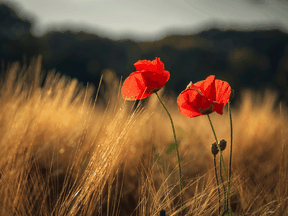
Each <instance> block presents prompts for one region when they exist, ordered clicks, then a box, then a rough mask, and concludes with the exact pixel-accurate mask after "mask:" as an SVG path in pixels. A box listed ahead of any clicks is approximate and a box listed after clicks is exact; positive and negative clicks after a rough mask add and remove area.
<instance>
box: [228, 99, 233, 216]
mask: <svg viewBox="0 0 288 216" xmlns="http://www.w3.org/2000/svg"><path fill="white" fill-rule="evenodd" d="M228 111H229V117H230V134H231V141H230V159H229V177H228V208H229V213H230V214H232V209H231V200H230V180H231V164H232V140H233V133H232V132H233V130H232V115H231V104H230V101H228Z"/></svg>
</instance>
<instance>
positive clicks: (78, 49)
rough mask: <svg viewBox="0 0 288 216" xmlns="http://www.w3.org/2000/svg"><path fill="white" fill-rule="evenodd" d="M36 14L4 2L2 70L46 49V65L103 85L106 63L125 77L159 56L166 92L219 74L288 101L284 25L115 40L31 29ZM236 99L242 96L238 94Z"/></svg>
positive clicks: (287, 50) (233, 82)
mask: <svg viewBox="0 0 288 216" xmlns="http://www.w3.org/2000/svg"><path fill="white" fill-rule="evenodd" d="M31 26H32V21H31V20H23V19H22V18H21V17H20V16H19V15H18V14H17V11H16V10H15V9H13V7H12V6H9V5H5V4H0V59H1V65H2V67H1V76H3V75H4V71H5V70H6V69H7V67H8V66H9V63H12V62H13V61H20V63H21V64H26V65H28V64H29V61H30V59H31V58H32V57H36V56H38V55H39V54H40V55H42V57H43V60H42V65H43V66H42V67H43V69H44V70H45V71H48V70H51V69H56V71H59V72H61V74H64V75H66V76H69V77H71V78H77V79H78V80H79V81H80V82H83V84H84V85H86V82H89V83H92V84H94V85H95V86H98V84H99V80H100V76H101V73H102V71H103V70H104V69H112V70H114V71H115V72H116V74H117V75H118V76H119V77H120V76H123V79H125V78H126V77H127V76H128V75H129V74H130V73H131V72H133V71H135V68H134V66H133V64H134V63H135V62H137V61H138V60H141V59H148V60H153V59H155V57H160V59H161V61H163V62H164V63H165V69H166V70H168V71H169V72H170V74H171V77H170V80H169V81H168V83H167V84H166V86H165V87H166V89H165V91H166V92H167V93H172V91H173V92H175V94H176V95H178V94H179V93H180V92H181V91H182V90H183V86H186V85H188V83H189V82H190V81H192V82H197V81H199V80H204V79H205V77H207V76H209V75H211V74H215V75H216V79H221V80H225V81H227V82H229V83H230V85H231V86H232V88H233V89H235V92H236V95H237V94H238V93H239V92H240V90H241V89H243V88H251V89H254V90H256V89H257V90H261V89H266V88H271V89H274V90H277V91H278V92H279V96H280V97H279V100H284V101H285V102H288V85H287V84H288V83H287V75H288V34H286V33H284V32H282V31H280V30H270V31H269V30H265V31H264V30H262V31H260V30H258V31H250V32H244V31H243V32H240V31H233V30H227V31H221V30H219V29H215V28H211V29H207V30H204V31H202V32H200V33H198V34H195V35H185V36H184V35H172V36H167V37H165V38H163V39H162V40H159V41H154V42H141V43H136V42H134V41H131V40H121V41H113V40H110V39H107V38H101V37H99V36H97V35H95V34H89V33H85V32H77V33H76V32H73V31H72V30H71V31H70V30H67V31H64V32H63V31H50V32H47V33H46V34H45V35H43V36H41V37H35V36H33V35H32V34H31ZM235 101H237V97H236V98H235Z"/></svg>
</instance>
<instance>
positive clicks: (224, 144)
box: [219, 139, 227, 151]
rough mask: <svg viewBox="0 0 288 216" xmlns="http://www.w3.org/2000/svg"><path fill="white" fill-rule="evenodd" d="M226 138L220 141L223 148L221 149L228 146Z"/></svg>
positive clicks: (222, 149)
mask: <svg viewBox="0 0 288 216" xmlns="http://www.w3.org/2000/svg"><path fill="white" fill-rule="evenodd" d="M226 144H227V142H226V140H224V139H222V140H221V141H219V145H220V148H221V151H224V150H225V148H226Z"/></svg>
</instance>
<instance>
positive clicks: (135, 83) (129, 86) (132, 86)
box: [122, 72, 152, 100]
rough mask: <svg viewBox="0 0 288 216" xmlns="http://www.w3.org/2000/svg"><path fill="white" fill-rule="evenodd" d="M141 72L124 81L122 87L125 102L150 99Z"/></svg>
mask: <svg viewBox="0 0 288 216" xmlns="http://www.w3.org/2000/svg"><path fill="white" fill-rule="evenodd" d="M145 82H146V81H145V79H143V76H142V73H141V72H134V73H132V74H130V76H129V77H128V78H127V79H126V80H125V81H124V83H123V86H122V97H123V98H124V99H125V100H139V99H143V98H146V97H148V96H149V95H151V94H152V93H148V92H147V91H146V90H147V87H146V86H145Z"/></svg>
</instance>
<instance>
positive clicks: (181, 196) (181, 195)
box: [155, 92, 183, 215]
mask: <svg viewBox="0 0 288 216" xmlns="http://www.w3.org/2000/svg"><path fill="white" fill-rule="evenodd" d="M155 94H156V95H157V97H158V99H159V101H160V103H161V104H162V106H163V107H164V109H165V110H166V112H167V114H168V116H169V118H170V121H171V125H172V130H173V134H174V139H175V146H176V151H177V156H178V166H179V178H180V198H181V215H182V213H183V194H182V180H181V176H182V175H181V166H180V156H179V150H178V144H177V139H176V133H175V128H174V124H173V121H172V118H171V115H170V113H169V112H168V110H167V109H166V107H165V105H164V104H163V102H162V100H161V99H160V97H159V95H158V94H157V92H155Z"/></svg>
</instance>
